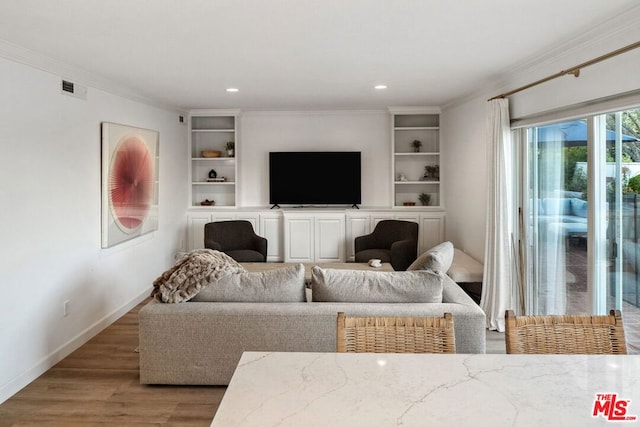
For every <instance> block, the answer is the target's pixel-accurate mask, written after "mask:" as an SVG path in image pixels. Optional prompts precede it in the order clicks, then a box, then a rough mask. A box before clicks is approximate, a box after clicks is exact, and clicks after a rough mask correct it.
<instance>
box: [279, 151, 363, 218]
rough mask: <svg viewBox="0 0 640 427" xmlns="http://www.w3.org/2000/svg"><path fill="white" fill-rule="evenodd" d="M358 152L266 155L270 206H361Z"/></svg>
mask: <svg viewBox="0 0 640 427" xmlns="http://www.w3.org/2000/svg"><path fill="white" fill-rule="evenodd" d="M360 185H361V177H360V152H358V151H304V152H300V151H298V152H292V151H287V152H282V151H280V152H270V153H269V203H270V204H272V205H273V206H276V205H354V206H356V207H357V205H358V204H360V203H361V194H360Z"/></svg>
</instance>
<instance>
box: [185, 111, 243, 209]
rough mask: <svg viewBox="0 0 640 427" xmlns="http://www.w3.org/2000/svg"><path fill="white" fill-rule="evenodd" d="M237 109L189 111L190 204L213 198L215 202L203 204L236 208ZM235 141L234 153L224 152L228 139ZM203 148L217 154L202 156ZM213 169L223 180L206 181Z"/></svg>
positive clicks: (195, 204) (199, 203) (195, 205)
mask: <svg viewBox="0 0 640 427" xmlns="http://www.w3.org/2000/svg"><path fill="white" fill-rule="evenodd" d="M237 118H238V111H237V110H233V111H226V110H225V111H217V110H206V111H192V112H191V115H190V120H189V126H190V132H189V134H190V135H189V136H190V153H189V155H190V158H191V161H190V165H191V168H190V176H191V202H190V204H191V206H192V207H201V206H202V205H201V202H203V201H205V200H213V201H214V202H215V205H213V206H206V207H235V206H236V199H237V177H238V173H237V165H236V158H237V155H238V138H237V124H238V123H237ZM230 141H232V142H234V144H235V147H234V156H233V157H230V156H228V155H227V150H226V144H227V142H230ZM203 151H219V152H220V157H204V156H203V154H202V152H203ZM212 170H214V171H215V174H216V177H217V178H222V177H224V178H226V180H225V181H224V182H211V181H208V179H209V174H210V172H211V171H212Z"/></svg>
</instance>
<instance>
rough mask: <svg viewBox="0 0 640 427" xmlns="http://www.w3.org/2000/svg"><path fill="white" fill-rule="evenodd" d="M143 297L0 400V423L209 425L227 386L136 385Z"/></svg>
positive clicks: (46, 424) (6, 426)
mask: <svg viewBox="0 0 640 427" xmlns="http://www.w3.org/2000/svg"><path fill="white" fill-rule="evenodd" d="M146 302H147V301H145V302H143V303H141V304H139V305H138V306H137V307H135V308H134V309H133V310H131V311H130V312H129V313H127V314H126V315H124V316H123V317H121V318H120V319H119V320H118V321H116V322H115V323H114V324H112V325H111V326H109V327H108V328H106V329H105V330H104V331H102V332H101V333H100V334H98V335H97V336H95V337H94V338H93V339H91V340H90V341H89V342H87V343H86V344H85V345H83V346H82V347H80V348H79V349H78V350H76V351H75V352H73V353H72V354H70V355H69V356H68V357H66V358H65V359H64V360H62V361H61V362H60V363H58V364H57V365H56V366H54V367H53V368H51V369H49V370H48V371H47V372H46V373H44V374H43V375H42V376H40V377H39V378H38V379H36V380H35V381H33V382H32V383H31V384H29V385H28V386H27V387H25V388H24V389H22V390H21V391H20V392H18V393H17V394H15V395H14V396H12V397H11V398H10V399H9V400H7V401H6V402H4V403H3V404H2V405H0V427H9V426H29V425H37V426H208V425H210V424H211V420H212V419H213V415H214V414H215V412H216V409H217V408H218V405H219V403H220V401H221V399H222V396H223V394H224V391H225V390H226V387H215V386H148V385H141V384H140V382H139V374H138V353H136V352H135V349H136V348H137V347H138V311H139V310H140V308H142V306H143V305H144V304H146Z"/></svg>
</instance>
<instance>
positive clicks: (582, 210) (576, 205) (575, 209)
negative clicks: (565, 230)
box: [571, 198, 588, 218]
mask: <svg viewBox="0 0 640 427" xmlns="http://www.w3.org/2000/svg"><path fill="white" fill-rule="evenodd" d="M587 212H588V209H587V201H586V200H581V199H577V198H572V199H571V213H572V214H573V215H575V216H579V217H581V218H586V217H587Z"/></svg>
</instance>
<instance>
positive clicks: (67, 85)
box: [60, 80, 87, 99]
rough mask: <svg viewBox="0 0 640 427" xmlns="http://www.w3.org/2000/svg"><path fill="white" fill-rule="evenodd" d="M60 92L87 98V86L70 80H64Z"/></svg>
mask: <svg viewBox="0 0 640 427" xmlns="http://www.w3.org/2000/svg"><path fill="white" fill-rule="evenodd" d="M60 92H61V93H63V94H64V95H69V96H73V97H75V98H79V99H87V88H86V87H85V86H81V85H78V84H75V83H73V82H71V81H69V80H62V85H61V87H60Z"/></svg>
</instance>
